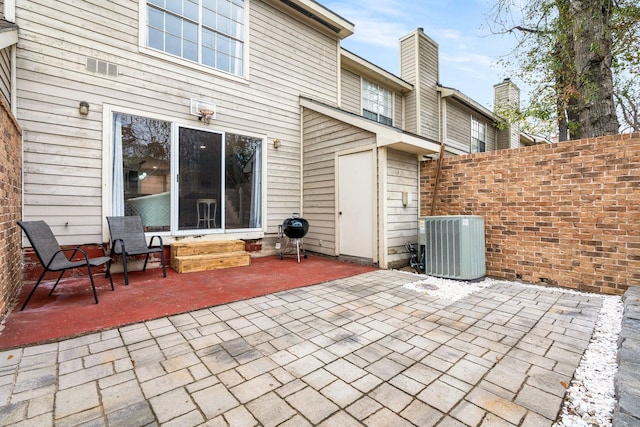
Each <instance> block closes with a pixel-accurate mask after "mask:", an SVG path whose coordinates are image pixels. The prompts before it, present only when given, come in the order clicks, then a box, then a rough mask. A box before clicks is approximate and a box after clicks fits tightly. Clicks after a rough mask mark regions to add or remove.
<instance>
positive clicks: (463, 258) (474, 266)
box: [419, 215, 486, 280]
mask: <svg viewBox="0 0 640 427" xmlns="http://www.w3.org/2000/svg"><path fill="white" fill-rule="evenodd" d="M484 240H485V235H484V219H483V218H482V217H481V216H476V215H452V216H428V217H422V218H420V239H419V244H420V246H421V249H422V250H423V251H424V264H425V265H424V270H425V273H426V274H428V275H431V276H436V277H443V278H447V279H456V280H474V279H479V278H481V277H484V276H485V275H486V261H485V241H484ZM423 247H424V248H423Z"/></svg>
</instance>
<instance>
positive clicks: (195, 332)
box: [0, 270, 602, 426]
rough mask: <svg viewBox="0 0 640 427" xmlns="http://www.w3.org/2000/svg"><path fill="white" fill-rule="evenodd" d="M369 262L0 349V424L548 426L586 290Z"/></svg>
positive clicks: (596, 305)
mask: <svg viewBox="0 0 640 427" xmlns="http://www.w3.org/2000/svg"><path fill="white" fill-rule="evenodd" d="M418 279H419V277H418V276H416V275H413V274H409V273H405V272H401V271H386V270H378V271H373V272H369V273H364V274H360V275H357V276H353V277H348V278H344V279H339V280H334V281H331V282H327V283H323V284H319V285H313V286H308V287H304V288H297V289H292V290H287V291H282V292H278V293H275V294H271V295H266V296H260V297H256V298H252V299H248V300H244V301H238V302H232V303H229V304H224V305H219V306H215V307H211V308H208V309H201V310H196V311H192V312H188V313H184V314H179V315H175V316H171V317H167V318H162V319H157V320H152V321H147V322H142V323H137V324H133V325H128V326H123V327H120V328H116V329H112V330H107V331H104V332H100V333H94V334H90V335H85V336H81V337H77V338H72V339H67V340H62V341H59V342H55V343H49V344H43V345H37V346H32V347H23V348H16V349H13V350H7V351H4V352H0V405H2V406H1V407H0V425H14V424H15V425H38V426H43V425H61V426H62V425H81V424H86V425H109V426H120V425H122V426H146V425H166V426H171V425H176V426H190V425H194V426H195V425H207V426H225V425H231V426H234V425H235V426H254V425H256V426H258V425H261V426H277V425H283V426H285V425H286V426H305V425H323V426H332V425H333V426H349V425H372V426H384V425H393V426H403V425H417V426H435V425H438V426H462V425H469V426H478V425H482V426H494V425H495V426H509V425H514V426H548V425H551V424H552V422H553V421H554V420H555V418H556V415H557V413H558V411H559V409H560V406H561V404H562V399H563V395H564V389H565V387H566V386H567V385H568V383H569V381H570V380H571V378H572V376H573V373H574V371H575V369H576V367H577V365H578V363H579V361H580V358H581V355H582V353H583V352H584V350H585V349H586V347H587V345H588V343H589V339H590V337H591V335H592V331H593V328H594V325H595V320H596V318H597V315H598V312H599V309H600V306H601V303H602V299H601V298H600V297H598V296H597V295H582V294H575V293H566V292H562V291H559V290H557V289H549V288H544V287H535V286H526V285H522V284H517V283H512V282H496V283H495V284H493V285H491V286H489V287H486V288H484V289H481V290H479V291H477V292H476V293H474V294H472V295H470V296H467V297H466V298H463V299H460V300H458V301H456V302H453V301H451V300H447V299H436V298H434V297H431V296H428V295H426V294H421V293H418V292H415V291H413V290H409V289H406V288H404V287H403V285H404V284H407V283H410V282H414V281H416V280H418Z"/></svg>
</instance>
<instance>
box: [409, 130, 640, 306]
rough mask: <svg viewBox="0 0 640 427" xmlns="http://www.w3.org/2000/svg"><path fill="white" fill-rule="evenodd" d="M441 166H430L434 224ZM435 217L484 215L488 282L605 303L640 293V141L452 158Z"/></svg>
mask: <svg viewBox="0 0 640 427" xmlns="http://www.w3.org/2000/svg"><path fill="white" fill-rule="evenodd" d="M436 173H437V160H434V161H427V162H423V164H422V166H421V171H420V176H421V183H420V186H421V196H420V197H421V199H420V211H421V215H429V214H430V210H431V201H432V197H433V191H434V182H435V177H436ZM435 200H436V203H435V212H434V215H481V216H483V217H484V220H485V231H486V249H487V259H486V260H487V275H489V276H496V277H501V278H506V279H511V280H514V279H521V280H523V281H526V282H532V283H539V282H543V283H547V284H551V285H554V286H561V287H567V288H573V289H579V290H582V291H589V292H601V293H605V294H622V293H623V292H624V291H625V290H626V289H627V287H629V286H632V285H640V134H638V133H636V134H631V135H630V134H625V135H612V136H608V137H603V138H591V139H582V140H577V141H569V142H563V143H557V144H551V145H537V146H532V147H525V148H520V149H515V150H500V151H493V152H489V153H481V154H474V155H466V156H458V157H447V158H445V159H443V164H442V171H441V176H440V183H439V185H438V188H437V191H436V199H435Z"/></svg>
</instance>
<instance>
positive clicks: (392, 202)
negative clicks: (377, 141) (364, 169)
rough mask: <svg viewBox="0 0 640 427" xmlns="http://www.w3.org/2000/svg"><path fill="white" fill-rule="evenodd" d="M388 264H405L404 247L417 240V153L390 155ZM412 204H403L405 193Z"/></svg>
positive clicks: (397, 152)
mask: <svg viewBox="0 0 640 427" xmlns="http://www.w3.org/2000/svg"><path fill="white" fill-rule="evenodd" d="M386 179H387V194H386V198H387V208H386V210H387V264H388V265H389V266H396V265H398V264H402V265H404V264H406V260H407V259H408V254H407V250H406V248H405V246H404V245H405V244H406V243H407V242H411V243H416V242H417V239H418V207H419V197H418V184H419V181H418V160H417V158H416V155H415V154H411V153H403V152H401V151H396V150H388V152H387V177H386ZM403 191H407V192H408V193H409V194H410V197H411V201H410V203H409V204H408V205H407V206H406V207H405V206H403V205H402V192H403Z"/></svg>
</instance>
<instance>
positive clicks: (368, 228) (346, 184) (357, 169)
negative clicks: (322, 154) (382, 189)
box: [338, 151, 375, 259]
mask: <svg viewBox="0 0 640 427" xmlns="http://www.w3.org/2000/svg"><path fill="white" fill-rule="evenodd" d="M374 170H375V169H374V157H373V151H363V152H359V153H355V154H347V155H342V156H339V157H338V235H339V236H338V242H339V253H340V255H348V256H354V257H360V258H371V259H373V253H374V241H375V228H374V217H375V216H374V212H375V210H374V191H375V180H374Z"/></svg>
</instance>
